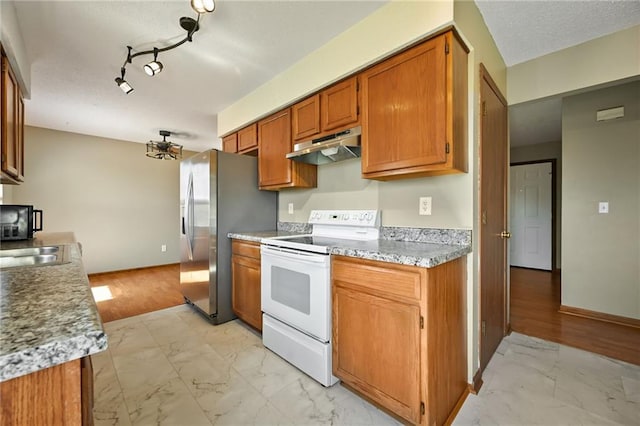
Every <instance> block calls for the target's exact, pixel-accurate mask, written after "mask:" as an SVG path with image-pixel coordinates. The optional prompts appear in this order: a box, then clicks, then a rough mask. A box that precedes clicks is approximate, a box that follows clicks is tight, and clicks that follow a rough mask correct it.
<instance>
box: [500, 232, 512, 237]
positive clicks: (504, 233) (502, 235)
mask: <svg viewBox="0 0 640 426" xmlns="http://www.w3.org/2000/svg"><path fill="white" fill-rule="evenodd" d="M500 238H511V232H509V231H502V232H501V233H500Z"/></svg>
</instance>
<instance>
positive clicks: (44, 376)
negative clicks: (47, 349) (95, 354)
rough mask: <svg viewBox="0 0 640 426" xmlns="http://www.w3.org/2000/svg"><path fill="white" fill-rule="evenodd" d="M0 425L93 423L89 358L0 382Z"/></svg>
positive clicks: (91, 380) (61, 425) (85, 425)
mask: <svg viewBox="0 0 640 426" xmlns="http://www.w3.org/2000/svg"><path fill="white" fill-rule="evenodd" d="M0 425H1V426H9V425H11V426H15V425H56V426H58V425H60V426H76V425H77V426H79V425H84V426H91V425H93V371H92V368H91V359H90V358H89V357H85V358H82V359H76V360H73V361H69V362H66V363H64V364H60V365H56V366H54V367H50V368H46V369H44V370H40V371H36V372H34V373H31V374H27V375H25V376H20V377H16V378H15V379H11V380H7V381H6V382H2V383H0Z"/></svg>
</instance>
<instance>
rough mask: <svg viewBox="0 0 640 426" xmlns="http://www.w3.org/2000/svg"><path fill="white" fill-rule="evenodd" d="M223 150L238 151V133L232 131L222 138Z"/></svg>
mask: <svg viewBox="0 0 640 426" xmlns="http://www.w3.org/2000/svg"><path fill="white" fill-rule="evenodd" d="M222 150H223V151H224V152H234V153H235V152H238V134H237V133H231V134H230V135H227V136H225V137H224V138H222Z"/></svg>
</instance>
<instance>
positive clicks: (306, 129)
mask: <svg viewBox="0 0 640 426" xmlns="http://www.w3.org/2000/svg"><path fill="white" fill-rule="evenodd" d="M291 120H292V129H293V139H295V140H298V139H303V138H307V137H310V136H313V135H315V134H316V133H320V95H318V94H316V95H313V96H310V97H309V98H307V99H305V100H303V101H300V102H298V103H297V104H295V105H294V106H292V107H291Z"/></svg>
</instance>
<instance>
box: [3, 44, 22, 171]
mask: <svg viewBox="0 0 640 426" xmlns="http://www.w3.org/2000/svg"><path fill="white" fill-rule="evenodd" d="M18 91H19V88H18V82H17V81H16V79H15V77H14V76H13V73H12V72H11V69H10V67H9V61H8V60H7V58H6V56H3V57H2V95H3V96H2V130H3V132H2V171H3V172H5V173H6V174H7V175H9V176H11V177H12V178H16V179H17V178H18V176H20V172H19V170H18V167H19V162H20V160H19V158H18V155H19V150H18V137H19V135H18V132H17V129H18V98H19V92H18Z"/></svg>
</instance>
